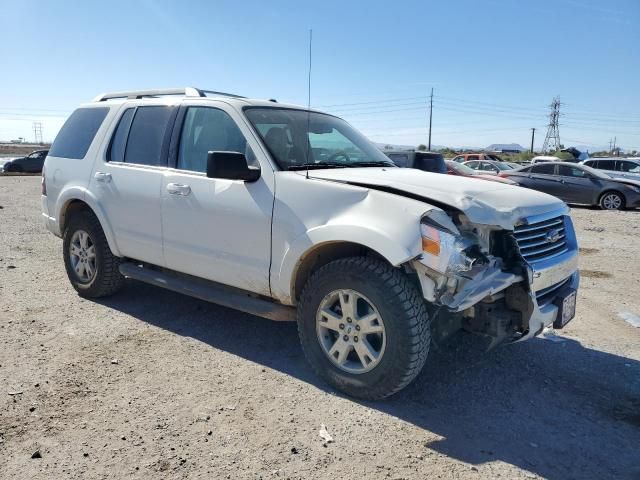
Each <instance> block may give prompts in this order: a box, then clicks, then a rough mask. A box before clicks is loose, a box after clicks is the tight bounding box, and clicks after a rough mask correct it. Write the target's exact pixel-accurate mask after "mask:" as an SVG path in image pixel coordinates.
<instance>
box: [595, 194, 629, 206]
mask: <svg viewBox="0 0 640 480" xmlns="http://www.w3.org/2000/svg"><path fill="white" fill-rule="evenodd" d="M600 208H602V209H603V210H622V209H623V208H624V197H623V196H622V194H620V193H618V192H605V193H603V194H602V196H601V197H600Z"/></svg>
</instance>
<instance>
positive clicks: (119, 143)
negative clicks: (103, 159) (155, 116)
mask: <svg viewBox="0 0 640 480" xmlns="http://www.w3.org/2000/svg"><path fill="white" fill-rule="evenodd" d="M134 112H135V108H127V109H126V110H125V111H124V113H123V114H122V117H121V118H120V122H118V128H116V133H114V134H113V139H112V140H111V149H110V150H109V160H110V161H112V162H124V152H125V149H126V147H127V137H128V135H129V127H130V126H131V120H133V113H134Z"/></svg>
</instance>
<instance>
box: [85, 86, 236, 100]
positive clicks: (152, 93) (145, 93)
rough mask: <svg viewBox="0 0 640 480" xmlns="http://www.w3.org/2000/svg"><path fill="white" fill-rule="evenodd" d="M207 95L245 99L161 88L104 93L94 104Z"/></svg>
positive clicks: (194, 90) (229, 95) (206, 91)
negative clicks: (147, 98) (121, 99)
mask: <svg viewBox="0 0 640 480" xmlns="http://www.w3.org/2000/svg"><path fill="white" fill-rule="evenodd" d="M207 94H212V95H219V96H225V97H234V98H245V97H242V96H240V95H234V94H232V93H224V92H216V91H213V90H201V89H199V88H194V87H184V88H161V89H156V90H130V91H124V92H111V93H102V94H100V95H98V96H97V97H95V98H94V99H93V101H94V102H104V101H106V100H110V99H113V98H129V99H139V98H144V97H158V96H162V95H184V96H185V97H206V96H207Z"/></svg>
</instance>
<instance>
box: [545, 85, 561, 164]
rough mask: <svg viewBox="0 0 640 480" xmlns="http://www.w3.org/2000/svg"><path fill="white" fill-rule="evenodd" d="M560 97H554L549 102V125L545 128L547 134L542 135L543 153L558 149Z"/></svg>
mask: <svg viewBox="0 0 640 480" xmlns="http://www.w3.org/2000/svg"><path fill="white" fill-rule="evenodd" d="M560 105H561V103H560V97H555V98H554V99H553V102H551V105H550V107H551V112H550V113H549V125H548V128H547V136H546V137H544V144H543V145H542V151H543V153H547V152H549V151H553V152H555V151H556V150H560V148H561V147H560V129H559V128H558V124H559V121H560Z"/></svg>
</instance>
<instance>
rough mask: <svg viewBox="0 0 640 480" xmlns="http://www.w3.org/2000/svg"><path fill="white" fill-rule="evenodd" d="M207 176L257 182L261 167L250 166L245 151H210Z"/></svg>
mask: <svg viewBox="0 0 640 480" xmlns="http://www.w3.org/2000/svg"><path fill="white" fill-rule="evenodd" d="M207 177H208V178H225V179H228V180H242V181H244V182H255V181H256V180H258V179H259V178H260V168H258V167H251V166H249V165H248V164H247V158H246V157H245V156H244V153H239V152H209V153H208V154H207Z"/></svg>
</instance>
